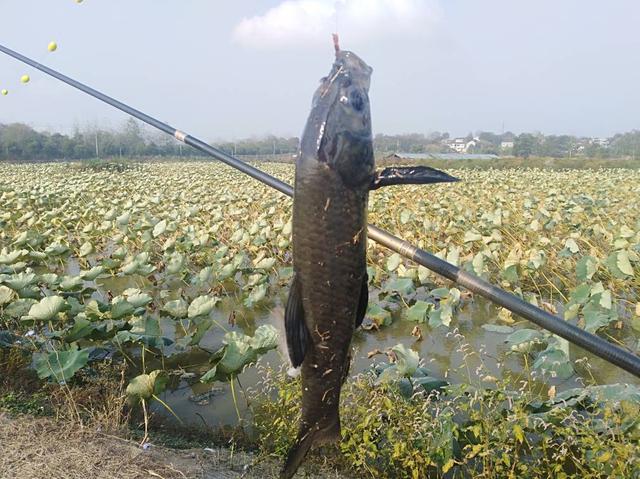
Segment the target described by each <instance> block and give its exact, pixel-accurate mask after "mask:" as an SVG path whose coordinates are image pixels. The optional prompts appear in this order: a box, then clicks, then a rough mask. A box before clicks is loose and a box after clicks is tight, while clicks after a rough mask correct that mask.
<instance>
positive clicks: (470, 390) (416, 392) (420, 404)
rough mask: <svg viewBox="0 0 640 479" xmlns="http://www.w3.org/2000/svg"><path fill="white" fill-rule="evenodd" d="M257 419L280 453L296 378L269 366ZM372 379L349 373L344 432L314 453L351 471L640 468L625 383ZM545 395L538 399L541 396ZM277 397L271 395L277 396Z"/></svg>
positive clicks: (590, 473) (285, 444) (445, 473)
mask: <svg viewBox="0 0 640 479" xmlns="http://www.w3.org/2000/svg"><path fill="white" fill-rule="evenodd" d="M266 377H267V378H268V379H267V380H266V383H267V384H268V388H267V389H266V390H265V392H263V393H262V395H261V396H260V401H259V406H258V408H257V410H256V414H255V418H256V419H255V420H256V428H257V430H258V431H259V432H260V434H259V439H258V442H259V445H260V447H261V451H262V452H263V454H270V455H273V456H276V457H279V458H282V457H284V455H285V452H286V451H287V449H288V448H289V447H290V446H291V444H292V441H293V438H295V434H296V432H297V431H296V428H297V421H293V420H292V411H298V409H299V400H300V386H299V383H298V381H296V380H291V379H290V378H287V377H286V375H283V374H276V373H273V372H271V374H268V375H266ZM414 386H415V387H414V388H413V391H412V392H411V393H410V394H407V393H406V391H404V392H403V391H402V390H401V388H399V387H398V385H397V384H378V382H377V381H376V378H375V375H363V376H360V377H359V378H357V379H355V380H353V381H351V382H348V383H347V384H346V387H345V391H344V394H343V403H342V410H341V416H342V442H341V443H340V444H339V445H338V446H324V447H323V448H322V449H320V450H318V451H316V452H314V453H312V457H311V458H310V460H311V461H314V460H315V461H317V462H321V461H329V462H331V463H335V464H340V465H341V466H342V467H343V468H344V469H345V470H349V471H351V473H350V475H351V476H353V477H372V478H416V479H417V478H425V477H430V478H468V477H474V478H477V479H479V478H483V479H484V478H487V479H488V478H496V479H498V478H541V477H554V478H602V477H618V478H623V477H624V478H630V477H638V474H640V447H639V446H638V440H639V439H640V419H639V417H638V414H639V413H640V405H639V404H640V403H639V402H638V401H639V400H640V397H637V390H635V392H630V391H631V390H628V389H627V388H625V387H624V386H619V387H612V388H606V387H604V388H602V387H600V388H598V387H595V388H586V389H585V390H583V392H582V393H581V394H578V393H577V391H574V393H573V394H565V395H563V396H560V395H558V397H549V396H550V394H549V393H548V392H547V393H543V394H540V391H535V387H534V385H532V384H529V383H527V382H526V381H523V387H522V389H521V390H519V391H508V390H507V389H504V387H505V386H506V385H505V384H502V383H498V384H496V385H495V387H492V388H490V389H485V388H479V387H478V388H477V387H472V386H468V385H457V386H447V387H443V388H441V389H439V390H432V391H427V389H428V388H427V387H422V386H420V385H415V384H414ZM545 396H546V398H545V399H542V398H544V397H545ZM274 398H275V399H274Z"/></svg>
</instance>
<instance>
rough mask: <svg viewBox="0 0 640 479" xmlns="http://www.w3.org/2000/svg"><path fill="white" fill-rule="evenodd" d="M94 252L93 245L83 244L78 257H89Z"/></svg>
mask: <svg viewBox="0 0 640 479" xmlns="http://www.w3.org/2000/svg"><path fill="white" fill-rule="evenodd" d="M93 251H94V250H93V245H92V244H91V243H89V242H88V241H87V242H86V243H83V245H82V246H80V251H79V252H78V256H80V257H81V258H84V257H85V256H89V255H90V254H91V253H93Z"/></svg>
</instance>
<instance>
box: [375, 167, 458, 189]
mask: <svg viewBox="0 0 640 479" xmlns="http://www.w3.org/2000/svg"><path fill="white" fill-rule="evenodd" d="M452 181H459V180H458V178H456V177H454V176H451V175H449V174H447V173H445V172H444V171H440V170H436V169H435V168H430V167H428V166H391V167H389V168H385V169H384V170H382V171H377V172H376V174H375V177H374V178H373V181H372V182H371V185H370V186H369V189H370V190H377V189H378V188H382V187H383V186H391V185H425V184H429V183H449V182H452Z"/></svg>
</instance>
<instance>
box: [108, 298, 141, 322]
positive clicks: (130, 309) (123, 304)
mask: <svg viewBox="0 0 640 479" xmlns="http://www.w3.org/2000/svg"><path fill="white" fill-rule="evenodd" d="M135 309H136V308H135V306H133V304H131V303H130V302H128V301H127V300H126V299H125V298H124V297H122V296H116V297H115V298H113V300H112V302H111V318H112V319H120V318H123V317H125V316H130V315H132V314H133V313H134V311H135Z"/></svg>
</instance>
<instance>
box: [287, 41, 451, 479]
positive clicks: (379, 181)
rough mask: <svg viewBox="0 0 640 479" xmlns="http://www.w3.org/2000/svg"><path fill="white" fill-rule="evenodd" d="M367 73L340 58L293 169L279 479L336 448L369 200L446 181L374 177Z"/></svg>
mask: <svg viewBox="0 0 640 479" xmlns="http://www.w3.org/2000/svg"><path fill="white" fill-rule="evenodd" d="M371 72H372V70H371V68H370V67H369V66H368V65H367V64H366V63H364V62H363V61H362V60H361V59H360V58H358V57H357V56H356V55H355V54H354V53H352V52H348V51H339V50H337V51H336V61H335V63H334V65H333V68H332V70H331V72H330V73H329V75H328V76H327V77H326V78H324V79H323V80H322V82H321V85H320V87H319V88H318V90H317V91H316V94H315V96H314V100H313V105H312V109H311V113H310V115H309V119H308V120H307V124H306V127H305V130H304V133H303V135H302V139H301V143H300V152H299V156H298V160H297V162H296V177H295V190H294V203H293V224H292V226H293V262H294V273H295V274H294V278H293V281H292V284H291V288H290V292H289V298H288V301H287V306H286V310H285V329H286V336H287V347H288V350H289V356H290V358H291V362H292V364H293V366H294V367H298V366H301V374H302V418H301V424H300V429H299V433H298V437H297V439H296V442H295V444H294V445H293V447H292V448H291V450H290V451H289V454H288V457H287V460H286V463H285V466H284V469H283V471H282V474H281V477H283V478H290V477H292V476H293V475H294V474H295V472H296V470H297V469H298V466H299V465H300V463H301V462H302V460H303V459H304V457H305V455H306V454H307V452H308V451H309V449H310V448H311V446H312V445H313V444H314V443H320V442H331V441H338V440H339V439H340V416H339V412H338V407H339V403H340V390H341V387H342V384H343V383H344V380H345V379H346V377H347V374H348V368H349V364H350V347H351V338H352V336H353V332H354V330H355V328H357V327H358V326H360V324H361V323H362V320H363V319H364V315H365V312H366V309H367V303H368V288H367V285H368V278H367V273H366V241H367V200H368V194H369V191H370V190H372V189H376V188H379V187H382V186H386V185H393V184H415V183H435V182H441V181H455V178H453V177H451V176H449V175H447V174H445V173H442V172H440V171H437V170H433V169H431V168H427V167H410V168H402V167H396V168H387V169H385V170H382V171H381V172H377V173H376V171H375V165H374V156H373V141H372V135H371V114H370V109H369V96H368V91H369V81H370V76H371Z"/></svg>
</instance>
